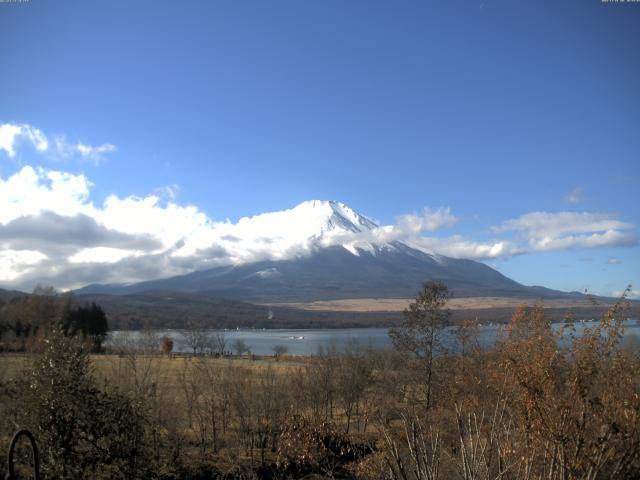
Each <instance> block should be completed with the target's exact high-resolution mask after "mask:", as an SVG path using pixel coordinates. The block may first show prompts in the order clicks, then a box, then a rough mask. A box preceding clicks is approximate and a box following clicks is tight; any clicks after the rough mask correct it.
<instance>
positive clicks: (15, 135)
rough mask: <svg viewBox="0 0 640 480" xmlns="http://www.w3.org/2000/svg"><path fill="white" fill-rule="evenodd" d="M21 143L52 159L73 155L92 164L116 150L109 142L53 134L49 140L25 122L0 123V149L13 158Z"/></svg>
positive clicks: (40, 131) (72, 156) (62, 158)
mask: <svg viewBox="0 0 640 480" xmlns="http://www.w3.org/2000/svg"><path fill="white" fill-rule="evenodd" d="M21 143H27V144H29V145H31V146H32V147H33V148H35V149H36V151H38V152H40V153H42V154H44V155H46V156H47V157H48V158H50V159H53V160H64V159H68V158H74V157H75V158H79V159H81V160H86V161H90V162H92V163H94V164H98V163H100V162H102V161H103V160H104V159H105V155H106V154H108V153H111V152H114V151H115V150H116V146H115V145H112V144H110V143H104V144H102V145H98V146H92V145H87V144H86V143H82V142H75V143H73V142H68V141H67V140H66V138H65V137H64V136H54V137H53V140H52V141H50V140H49V138H48V137H47V135H45V134H44V132H42V130H39V129H37V128H35V127H33V126H31V125H28V124H26V123H4V124H0V151H3V150H4V151H5V153H6V154H7V155H8V156H9V158H13V157H15V155H16V151H17V148H18V147H19V146H20V144H21Z"/></svg>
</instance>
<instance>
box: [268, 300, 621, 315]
mask: <svg viewBox="0 0 640 480" xmlns="http://www.w3.org/2000/svg"><path fill="white" fill-rule="evenodd" d="M413 301H414V299H410V298H350V299H343V300H320V301H315V302H300V303H278V304H273V306H281V307H292V308H300V309H302V310H313V311H328V312H401V311H403V310H404V309H405V308H407V307H408V306H409V304H410V303H411V302H413ZM534 303H536V300H534V299H531V298H506V297H470V298H454V299H451V300H449V301H448V302H447V307H448V308H450V309H451V310H483V309H491V308H515V307H517V306H519V305H524V304H526V305H532V304H534ZM613 303H614V301H601V300H598V305H599V306H601V307H609V306H611V305H613ZM542 304H543V305H544V306H545V308H567V309H570V308H588V307H592V306H593V302H592V301H591V300H589V299H588V298H575V299H574V298H557V299H545V300H544V301H543V302H542Z"/></svg>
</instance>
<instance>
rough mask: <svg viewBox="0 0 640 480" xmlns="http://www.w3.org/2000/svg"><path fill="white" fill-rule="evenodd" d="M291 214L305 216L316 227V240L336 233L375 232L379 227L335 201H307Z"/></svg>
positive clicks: (296, 207) (314, 235) (295, 208)
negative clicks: (330, 233)
mask: <svg viewBox="0 0 640 480" xmlns="http://www.w3.org/2000/svg"><path fill="white" fill-rule="evenodd" d="M291 212H292V213H293V212H295V215H304V216H305V218H307V219H308V220H309V221H310V222H311V223H313V224H314V225H315V227H316V232H315V233H314V234H313V235H312V237H314V238H319V237H320V236H322V235H324V234H326V233H328V232H334V231H346V232H352V233H358V232H362V231H366V230H373V229H374V228H376V227H377V225H376V224H375V223H374V222H373V221H371V220H369V219H368V218H367V217H365V216H364V215H360V214H359V213H358V212H356V211H355V210H353V209H352V208H351V207H349V206H347V205H345V204H344V203H342V202H336V201H333V200H307V201H306V202H302V203H300V204H298V205H296V206H295V207H294V208H293V209H292V210H291Z"/></svg>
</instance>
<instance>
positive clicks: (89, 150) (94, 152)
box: [75, 143, 116, 163]
mask: <svg viewBox="0 0 640 480" xmlns="http://www.w3.org/2000/svg"><path fill="white" fill-rule="evenodd" d="M75 149H76V150H77V151H78V153H80V156H81V157H82V158H85V159H87V160H90V161H92V162H93V163H100V162H101V161H103V160H104V155H105V154H106V153H111V152H115V151H116V146H115V145H112V144H110V143H103V144H102V145H99V146H97V147H92V146H91V145H85V144H83V143H78V144H76V145H75Z"/></svg>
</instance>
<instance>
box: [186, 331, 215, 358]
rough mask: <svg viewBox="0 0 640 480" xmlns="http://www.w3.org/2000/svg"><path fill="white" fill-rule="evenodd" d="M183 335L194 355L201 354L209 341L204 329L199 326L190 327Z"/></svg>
mask: <svg viewBox="0 0 640 480" xmlns="http://www.w3.org/2000/svg"><path fill="white" fill-rule="evenodd" d="M182 335H183V337H184V340H185V343H186V344H187V346H188V347H189V348H190V349H192V350H193V354H194V355H198V353H200V354H203V353H204V351H205V350H206V348H207V344H208V342H209V336H208V334H207V332H206V330H202V329H200V328H190V329H189V330H185V331H184V332H183V334H182Z"/></svg>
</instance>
